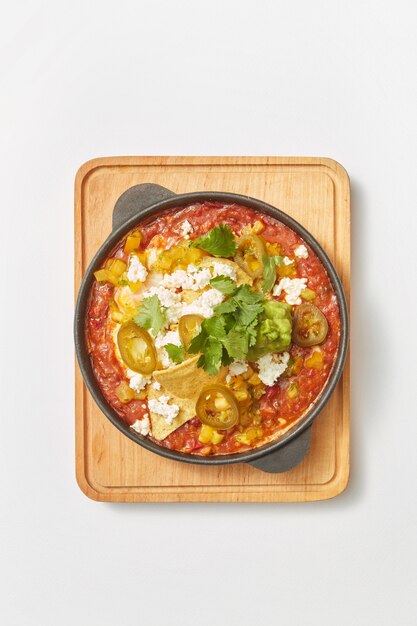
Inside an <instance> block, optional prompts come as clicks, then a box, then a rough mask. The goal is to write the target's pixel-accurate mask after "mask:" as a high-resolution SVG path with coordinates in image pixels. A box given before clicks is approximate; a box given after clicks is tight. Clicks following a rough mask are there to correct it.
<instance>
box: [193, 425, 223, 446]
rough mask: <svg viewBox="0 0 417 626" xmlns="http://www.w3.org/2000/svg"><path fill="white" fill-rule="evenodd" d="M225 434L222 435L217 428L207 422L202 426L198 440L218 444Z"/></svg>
mask: <svg viewBox="0 0 417 626" xmlns="http://www.w3.org/2000/svg"><path fill="white" fill-rule="evenodd" d="M223 438H224V435H221V434H220V433H219V432H218V431H217V430H215V429H214V428H212V427H211V426H208V425H207V424H203V425H202V427H201V431H200V434H199V436H198V440H199V441H200V442H201V443H213V444H218V443H220V442H221V441H223Z"/></svg>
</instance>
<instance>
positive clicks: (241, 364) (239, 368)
mask: <svg viewBox="0 0 417 626" xmlns="http://www.w3.org/2000/svg"><path fill="white" fill-rule="evenodd" d="M247 369H248V364H247V363H246V361H242V360H240V359H235V360H234V361H233V362H232V363H230V365H229V373H228V374H227V376H226V382H227V383H230V381H231V380H232V376H239V374H244V373H245V372H246V371H247Z"/></svg>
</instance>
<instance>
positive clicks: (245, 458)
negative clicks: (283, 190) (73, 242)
mask: <svg viewBox="0 0 417 626" xmlns="http://www.w3.org/2000/svg"><path fill="white" fill-rule="evenodd" d="M204 201H216V202H223V203H227V204H232V203H236V204H240V205H243V206H247V207H250V208H252V209H255V210H257V211H260V212H262V213H266V214H267V215H270V216H272V217H275V218H276V219H278V220H279V221H280V222H283V223H284V224H286V225H287V226H289V227H290V228H292V230H294V231H295V232H296V233H297V234H298V235H300V237H302V239H304V241H306V242H307V243H308V244H309V246H311V248H312V249H313V250H314V252H315V253H316V254H317V256H318V257H319V259H320V261H321V262H322V264H323V265H324V267H325V268H326V271H327V274H328V276H329V278H330V281H331V283H332V285H333V288H334V291H335V293H336V297H337V300H338V303H339V309H340V320H341V335H340V344H339V349H338V353H337V355H336V360H335V363H334V366H333V370H332V372H331V374H330V377H329V379H328V381H327V383H326V385H325V387H324V389H323V391H322V392H321V394H320V396H319V397H318V398H317V400H316V401H315V403H314V405H313V406H312V407H311V408H310V410H309V411H308V412H307V413H306V414H305V415H304V417H302V418H301V419H300V420H299V421H298V422H297V423H296V424H295V426H294V427H293V428H292V429H291V430H289V431H288V432H287V433H285V435H284V436H283V437H282V438H281V439H279V440H278V441H273V442H271V443H268V444H266V445H264V446H260V447H259V448H255V449H253V450H250V451H246V452H239V453H234V454H227V455H221V456H213V457H204V456H197V455H193V454H186V453H183V452H177V451H175V450H168V449H167V448H163V447H162V446H160V445H158V444H156V443H153V442H152V441H150V440H149V439H147V438H146V437H143V436H142V435H139V434H137V433H136V432H135V431H134V430H132V429H131V428H130V427H129V426H128V424H126V422H124V421H123V419H122V418H121V417H119V415H118V414H117V413H116V411H115V410H114V409H113V408H112V407H111V406H110V404H109V403H108V402H107V400H106V399H105V397H104V396H103V393H102V392H101V390H100V387H99V385H98V383H97V380H96V378H95V376H94V373H93V369H92V366H91V361H90V356H89V353H88V349H87V345H86V337H85V318H86V310H87V304H88V299H89V295H90V290H91V287H92V285H93V282H94V274H93V272H94V271H95V270H96V269H97V268H99V267H100V266H101V264H102V263H103V261H104V260H105V259H106V257H107V256H108V254H109V253H110V252H111V251H112V249H113V248H114V247H115V246H116V244H117V243H118V242H119V241H120V240H121V239H122V238H123V237H124V235H126V233H127V232H128V231H130V230H131V229H132V228H134V226H136V224H137V223H138V222H140V221H141V220H143V219H144V218H146V217H149V216H152V215H155V214H157V213H159V212H160V211H162V210H164V209H167V208H171V207H183V206H186V205H188V204H192V203H194V202H204ZM112 226H113V230H112V232H111V234H110V235H109V237H108V238H107V239H106V241H105V242H104V243H103V245H102V246H101V247H100V248H99V250H98V252H97V254H96V255H95V257H94V258H93V260H92V261H91V263H90V265H89V267H88V269H87V271H86V273H85V276H84V278H83V280H82V283H81V287H80V291H79V293H78V299H77V304H76V308H75V320H74V335H75V349H76V352H77V358H78V363H79V366H80V369H81V372H82V375H83V377H84V381H85V383H86V385H87V387H88V389H89V391H90V393H91V395H92V396H93V398H94V400H95V401H96V403H97V404H98V406H99V407H100V409H101V410H102V412H103V413H104V414H105V415H106V417H108V419H109V420H110V421H111V422H112V423H113V424H114V425H115V426H116V428H118V429H119V430H120V431H121V432H122V433H124V434H125V435H126V436H127V437H129V439H132V441H135V442H136V443H138V444H139V445H141V446H143V447H144V448H146V449H147V450H151V451H152V452H156V453H157V454H160V455H161V456H164V457H167V458H169V459H174V460H176V461H183V462H186V463H195V464H200V465H228V464H231V463H249V464H250V465H253V466H254V467H256V468H258V469H260V470H263V471H264V472H271V473H275V472H285V471H287V470H289V469H291V468H292V467H294V466H295V465H297V464H298V463H299V462H300V461H301V460H302V458H303V457H304V455H305V454H306V452H307V450H308V448H309V446H310V430H311V425H312V423H313V420H314V419H315V417H317V415H318V414H319V413H320V411H321V410H322V409H323V407H324V405H325V404H326V402H327V401H328V399H329V398H330V396H331V394H332V392H333V390H334V388H335V386H336V384H337V382H338V380H339V378H340V375H341V373H342V369H343V365H344V362H345V358H346V351H347V342H348V317H347V307H346V300H345V296H344V293H343V288H342V285H341V282H340V279H339V277H338V275H337V273H336V271H335V269H334V267H333V265H332V264H331V262H330V260H329V258H328V257H327V255H326V253H325V252H324V250H323V249H322V248H321V246H320V245H319V243H318V242H317V241H316V240H315V239H314V237H312V236H311V235H310V233H309V232H308V231H306V230H305V228H303V227H302V226H301V225H300V224H299V223H298V222H296V221H295V220H293V219H292V218H291V217H289V216H288V215H286V214H285V213H283V212H282V211H280V210H279V209H276V208H275V207H273V206H271V205H269V204H266V203H265V202H261V201H260V200H256V199H254V198H250V197H248V196H241V195H238V194H234V193H223V192H201V193H200V192H198V193H185V194H180V195H177V194H175V193H173V192H172V191H169V189H165V188H164V187H160V186H159V185H154V184H143V185H136V186H134V187H131V188H130V189H128V190H127V191H126V192H125V193H123V194H122V195H121V196H120V198H119V199H118V201H117V202H116V205H115V207H114V210H113V224H112Z"/></svg>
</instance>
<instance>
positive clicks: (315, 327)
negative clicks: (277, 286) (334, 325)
mask: <svg viewBox="0 0 417 626" xmlns="http://www.w3.org/2000/svg"><path fill="white" fill-rule="evenodd" d="M328 332H329V324H328V322H327V319H326V318H325V316H324V315H323V313H322V312H321V311H320V309H318V308H317V307H316V306H314V304H300V306H298V307H297V308H296V309H295V313H294V324H293V330H292V340H293V342H294V343H295V344H296V345H297V346H302V347H307V346H317V345H319V344H320V343H323V341H324V340H325V339H326V337H327V334H328Z"/></svg>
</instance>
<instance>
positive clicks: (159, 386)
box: [152, 380, 161, 391]
mask: <svg viewBox="0 0 417 626" xmlns="http://www.w3.org/2000/svg"><path fill="white" fill-rule="evenodd" d="M152 387H153V388H154V389H156V391H159V390H160V388H161V383H159V382H158V381H157V380H154V382H153V383H152Z"/></svg>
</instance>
